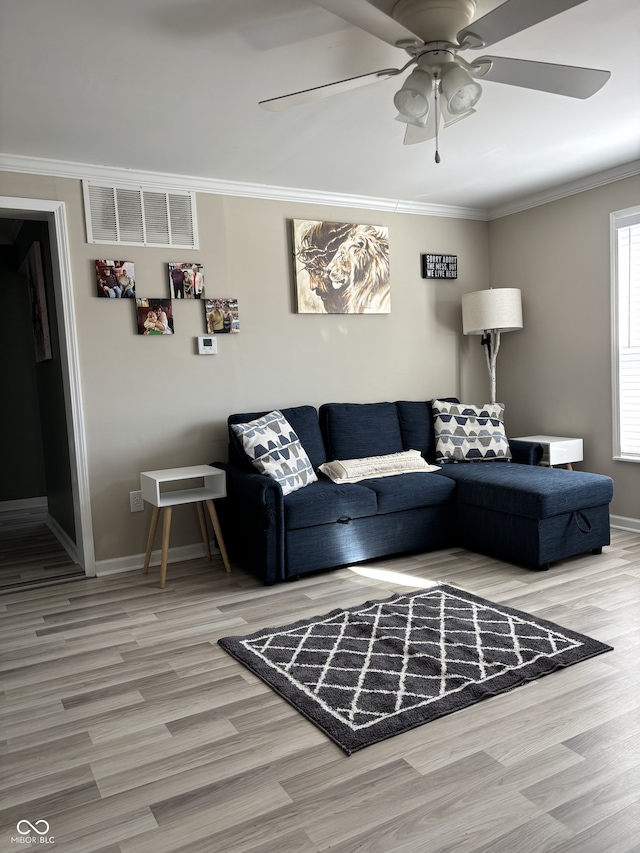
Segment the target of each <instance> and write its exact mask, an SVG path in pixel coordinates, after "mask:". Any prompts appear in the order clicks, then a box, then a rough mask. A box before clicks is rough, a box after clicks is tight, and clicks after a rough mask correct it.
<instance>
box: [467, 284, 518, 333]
mask: <svg viewBox="0 0 640 853" xmlns="http://www.w3.org/2000/svg"><path fill="white" fill-rule="evenodd" d="M521 328H522V296H521V293H520V291H519V290H518V288H516V287H497V288H495V289H493V288H492V289H491V290H476V291H475V292H474V293H465V294H464V296H463V297H462V330H463V332H464V334H465V335H482V334H484V332H486V331H489V330H495V331H500V332H513V331H515V330H516V329H521Z"/></svg>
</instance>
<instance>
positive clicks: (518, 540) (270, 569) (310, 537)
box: [211, 398, 613, 585]
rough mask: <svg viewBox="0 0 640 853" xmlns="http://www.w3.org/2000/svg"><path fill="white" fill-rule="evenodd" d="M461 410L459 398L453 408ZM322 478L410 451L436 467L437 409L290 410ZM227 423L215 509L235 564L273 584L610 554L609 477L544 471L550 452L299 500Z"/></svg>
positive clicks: (336, 486) (454, 466) (233, 419)
mask: <svg viewBox="0 0 640 853" xmlns="http://www.w3.org/2000/svg"><path fill="white" fill-rule="evenodd" d="M448 399H449V400H451V401H455V398H448ZM280 411H281V412H282V414H283V415H284V417H285V418H286V420H287V421H288V422H289V423H290V424H291V426H292V427H293V429H294V430H295V432H296V433H297V435H298V437H299V439H300V442H301V444H302V446H303V447H304V449H305V451H306V453H307V455H308V457H309V460H310V462H311V465H312V466H313V468H314V469H315V470H317V469H318V467H319V466H320V465H322V464H323V463H326V462H327V461H331V460H336V459H337V460H345V459H361V458H363V457H372V456H385V455H387V454H395V453H400V452H403V451H406V450H417V451H420V453H421V455H422V456H423V457H424V459H426V460H428V461H429V462H433V461H434V459H435V436H434V427H433V412H432V408H431V403H430V402H429V401H425V402H416V401H399V402H395V403H391V402H382V403H328V404H325V405H323V406H321V407H320V409H319V410H318V411H316V409H315V408H314V407H312V406H296V407H292V408H283V409H280ZM264 414H266V413H265V412H250V413H247V412H245V413H238V414H233V415H231V416H230V417H229V418H228V426H229V461H228V462H213V463H211V464H212V465H215V466H216V467H219V468H222V469H224V470H225V471H226V476H227V497H226V498H224V499H222V500H219V501H217V502H216V506H217V511H218V516H219V518H220V523H221V527H222V531H223V535H224V539H225V544H226V547H227V550H228V552H229V555H230V558H231V560H232V561H233V562H235V563H236V564H238V565H240V566H242V567H244V568H246V569H247V570H249V571H251V572H253V573H255V574H257V575H258V576H259V577H260V578H261V579H262V580H263V581H264V583H265V584H267V585H269V584H273V583H276V582H278V581H283V580H288V579H293V578H297V577H299V576H300V575H304V574H306V573H308V572H313V571H317V570H319V569H326V568H330V567H338V566H344V565H347V564H350V563H357V562H362V561H364V560H369V559H373V558H379V557H384V556H388V555H392V554H400V553H404V552H411V551H414V552H415V551H431V550H435V549H439V548H445V547H448V546H451V545H454V544H459V545H461V546H463V547H465V548H469V549H470V550H475V551H480V552H482V553H486V554H489V555H492V556H496V557H499V558H502V559H506V560H509V561H512V562H514V563H517V564H523V565H526V566H531V567H535V568H548V567H549V564H550V563H552V562H554V561H557V560H560V559H564V558H566V557H569V556H572V555H576V554H581V553H585V552H589V551H591V552H593V553H599V552H601V550H602V547H603V545H608V544H609V503H610V501H611V498H612V496H613V483H612V481H611V479H610V478H609V477H604V476H601V475H598V474H588V473H583V472H577V471H566V470H560V469H549V468H542V467H538V465H537V463H538V462H539V461H540V458H541V456H542V447H541V446H540V445H538V444H531V443H529V442H518V441H511V442H510V447H511V453H512V456H513V459H512V461H511V462H505V461H482V462H462V463H459V462H455V463H453V462H451V463H447V464H444V465H442V467H441V468H440V470H439V471H437V472H434V473H403V474H400V475H397V476H388V477H379V478H375V479H367V480H363V481H361V482H357V483H335V482H332V481H331V480H329V479H327V478H326V477H324V476H322V475H319V479H318V481H317V482H312V483H310V484H309V485H306V486H305V487H304V488H300V489H298V490H297V491H294V492H291V493H290V494H283V490H282V488H281V486H280V484H279V483H278V482H276V480H274V479H272V478H271V477H268V476H265V475H264V474H261V473H258V472H257V471H256V469H255V468H254V467H253V465H252V464H251V462H250V460H249V459H248V458H247V455H246V454H245V452H244V449H243V446H242V444H241V443H240V440H239V439H238V436H237V435H236V433H235V432H234V430H233V429H232V427H233V425H234V424H246V423H247V422H249V421H253V420H255V419H256V418H259V417H261V416H262V415H264Z"/></svg>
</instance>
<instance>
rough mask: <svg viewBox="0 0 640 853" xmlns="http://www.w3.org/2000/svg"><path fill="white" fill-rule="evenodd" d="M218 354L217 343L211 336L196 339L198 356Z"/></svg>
mask: <svg viewBox="0 0 640 853" xmlns="http://www.w3.org/2000/svg"><path fill="white" fill-rule="evenodd" d="M217 352H218V341H217V340H216V339H215V337H214V336H213V335H204V336H203V337H199V338H198V355H215V354H216V353H217Z"/></svg>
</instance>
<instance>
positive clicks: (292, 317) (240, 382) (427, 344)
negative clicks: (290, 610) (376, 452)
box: [0, 172, 489, 561]
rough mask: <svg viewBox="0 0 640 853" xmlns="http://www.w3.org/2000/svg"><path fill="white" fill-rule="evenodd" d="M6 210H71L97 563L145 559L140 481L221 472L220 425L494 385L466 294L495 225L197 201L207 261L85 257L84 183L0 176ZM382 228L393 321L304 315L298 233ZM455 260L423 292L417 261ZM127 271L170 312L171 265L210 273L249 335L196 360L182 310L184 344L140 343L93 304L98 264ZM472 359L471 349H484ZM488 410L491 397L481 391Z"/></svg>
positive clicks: (197, 312) (197, 323) (189, 522)
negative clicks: (34, 205)
mask: <svg viewBox="0 0 640 853" xmlns="http://www.w3.org/2000/svg"><path fill="white" fill-rule="evenodd" d="M0 195H4V196H17V197H23V198H42V199H54V200H61V201H64V202H65V203H66V212H67V219H68V225H69V234H70V244H71V255H72V275H73V287H74V299H75V308H76V318H77V325H78V346H79V351H80V362H81V364H80V369H81V380H82V387H83V399H84V406H85V424H86V432H87V444H88V464H89V481H90V492H91V507H92V517H93V527H94V537H95V551H96V559H97V560H98V561H105V560H112V559H116V558H119V557H126V556H129V555H134V554H140V553H141V552H143V551H144V547H145V542H146V533H147V527H148V522H149V517H150V511H149V509H148V508H147V509H146V510H145V512H144V513H137V514H131V513H130V511H129V491H130V490H132V489H137V488H139V480H138V474H139V472H140V471H144V470H149V469H154V468H171V467H175V466H180V465H189V464H196V463H202V462H205V463H206V462H209V461H213V460H215V459H225V458H226V452H227V451H226V426H225V423H226V417H227V415H228V414H229V413H231V412H236V411H252V410H261V409H268V408H273V407H276V406H289V405H296V404H300V403H310V404H313V405H319V404H321V403H323V402H327V401H330V400H332V401H354V402H366V401H377V400H394V399H401V398H405V399H416V400H418V399H427V398H430V397H433V396H438V395H444V394H462V395H463V394H465V393H466V392H467V390H469V391H471V389H472V388H473V387H475V386H476V385H477V384H478V383H479V382H482V383H484V382H486V376H485V374H484V372H483V371H484V363H483V362H482V360H481V357H482V353H481V351H480V347H479V345H478V350H477V351H475V347H474V353H473V357H472V358H471V359H470V365H471V366H470V368H469V369H467V367H466V366H465V363H466V360H467V356H468V353H469V352H470V342H469V341H468V340H465V339H463V338H462V336H461V334H460V331H461V322H460V298H461V295H462V293H464V292H466V291H470V290H478V289H482V288H484V287H487V286H488V285H489V277H488V270H489V255H488V239H487V234H488V225H487V223H486V222H479V221H465V220H459V219H451V218H440V217H424V216H415V215H408V214H393V213H381V212H378V211H367V210H359V209H349V208H341V207H327V206H320V205H314V204H303V203H289V202H278V201H264V200H252V199H244V198H235V197H233V198H232V197H225V196H218V195H210V194H199V195H198V198H197V212H198V226H199V235H200V246H201V248H200V250H199V251H197V252H184V251H178V252H175V251H172V250H165V249H147V248H136V247H121V248H114V247H106V246H99V245H98V246H97V245H88V244H87V243H86V238H85V228H84V215H83V207H82V191H81V183H80V181H75V180H70V179H57V178H51V177H41V176H28V175H18V174H13V173H6V172H5V173H0ZM292 218H303V219H324V220H336V221H341V222H362V223H372V224H381V225H387V226H388V227H389V236H390V245H391V249H390V259H391V279H392V292H391V303H392V313H391V314H390V315H381V316H338V315H328V316H327V315H298V314H296V313H295V302H294V297H293V283H292V265H291V257H290V238H289V220H290V219H292ZM422 252H437V253H446V254H456V255H457V256H458V269H459V278H458V280H457V281H440V282H430V281H429V282H428V281H424V280H423V279H421V278H420V254H421V253H422ZM116 255H117V256H118V258H119V259H123V258H120V256H126V259H128V260H132V261H134V262H135V265H136V280H137V292H138V295H139V296H150V297H154V296H167V295H168V284H167V268H166V264H167V262H168V261H183V260H191V259H194V260H198V261H199V262H201V263H202V264H204V269H205V278H206V291H207V295H209V296H233V297H237V299H238V302H239V311H240V323H241V331H240V334H239V335H234V336H230V337H221V338H220V339H219V341H218V350H219V354H218V355H217V356H208V357H198V356H196V355H195V354H194V347H195V340H194V339H195V337H196V336H197V335H199V334H200V335H201V334H204V331H205V329H204V318H203V307H202V305H201V304H199V303H198V302H197V301H195V300H194V301H188V302H179V303H178V304H175V303H174V318H175V329H176V334H175V335H174V336H173V337H162V338H145V337H140V336H138V335H137V334H136V331H135V323H134V315H133V308H132V306H131V305H130V304H128V303H126V302H121V301H117V302H116V301H112V300H104V299H100V300H99V299H97V298H96V297H95V295H94V293H95V282H94V271H93V263H92V262H93V260H95V258H98V257H107V258H113V257H115V256H116ZM473 342H474V344H477V339H474V341H473ZM480 396H481V397H482V396H484V387H483V388H482V393H481V394H480ZM198 538H199V534H198V530H197V523H196V520H195V512H194V511H193V508H191V507H179V508H178V509H177V510H176V512H175V517H174V529H173V531H172V540H171V544H172V545H183V544H189V543H192V542H197V541H198Z"/></svg>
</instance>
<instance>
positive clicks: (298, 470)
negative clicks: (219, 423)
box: [231, 411, 318, 495]
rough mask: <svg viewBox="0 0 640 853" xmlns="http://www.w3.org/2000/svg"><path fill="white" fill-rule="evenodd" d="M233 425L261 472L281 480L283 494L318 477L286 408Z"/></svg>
mask: <svg viewBox="0 0 640 853" xmlns="http://www.w3.org/2000/svg"><path fill="white" fill-rule="evenodd" d="M231 429H232V430H233V431H234V432H235V434H236V435H237V436H238V437H239V439H240V441H241V442H242V447H243V448H244V452H245V453H246V454H247V456H248V457H249V459H250V461H251V464H252V465H253V466H254V467H255V468H256V469H257V470H258V471H259V472H260V473H261V474H266V476H267V477H271V478H272V479H274V480H277V482H278V483H280V486H281V487H282V492H283V494H285V495H288V494H289V493H290V492H295V491H296V490H297V489H301V488H303V486H308V485H309V483H315V482H316V480H317V479H318V478H317V477H316V474H315V471H314V470H313V466H312V465H311V462H310V461H309V457H308V456H307V453H306V451H305V449H304V447H303V446H302V444H301V443H300V439H299V438H298V436H297V434H296V431H295V430H294V428H293V427H292V426H291V424H290V423H289V421H288V420H287V419H286V418H285V417H284V415H283V414H282V412H278V411H273V412H269V414H268V415H263V417H261V418H258V419H257V420H255V421H249V422H248V423H245V424H232V425H231Z"/></svg>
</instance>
